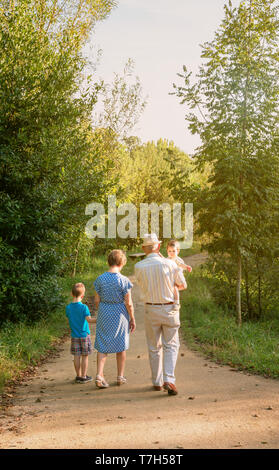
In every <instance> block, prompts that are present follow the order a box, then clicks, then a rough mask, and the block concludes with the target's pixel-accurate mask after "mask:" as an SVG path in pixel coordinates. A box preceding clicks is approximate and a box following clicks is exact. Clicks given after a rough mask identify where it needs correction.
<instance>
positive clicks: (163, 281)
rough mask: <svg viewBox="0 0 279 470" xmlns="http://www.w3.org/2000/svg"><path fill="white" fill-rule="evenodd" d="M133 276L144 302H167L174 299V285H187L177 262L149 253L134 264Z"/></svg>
mask: <svg viewBox="0 0 279 470" xmlns="http://www.w3.org/2000/svg"><path fill="white" fill-rule="evenodd" d="M135 277H136V280H137V282H138V284H139V286H140V288H141V290H142V293H143V297H144V302H149V303H168V302H173V301H174V285H175V284H178V285H183V286H184V287H185V288H186V287H187V284H186V281H185V278H184V275H183V272H182V271H181V269H179V268H178V266H177V264H176V263H175V262H174V261H172V260H170V259H168V258H161V256H159V255H158V254H157V253H150V254H149V255H147V256H146V258H145V259H143V260H142V261H140V262H139V263H136V264H135Z"/></svg>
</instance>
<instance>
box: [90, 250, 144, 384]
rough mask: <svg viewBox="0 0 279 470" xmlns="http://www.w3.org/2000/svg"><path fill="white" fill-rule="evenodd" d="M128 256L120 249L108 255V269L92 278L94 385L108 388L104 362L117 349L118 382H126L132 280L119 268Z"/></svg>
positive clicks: (132, 322)
mask: <svg viewBox="0 0 279 470" xmlns="http://www.w3.org/2000/svg"><path fill="white" fill-rule="evenodd" d="M126 262H127V259H126V256H125V254H124V253H123V251H122V250H113V251H111V253H110V254H109V255H108V265H109V270H108V271H106V272H105V273H103V274H101V276H99V277H98V278H97V279H96V281H95V282H94V287H95V290H96V293H97V294H96V296H95V302H96V308H97V309H98V316H97V324H96V338H95V344H94V347H95V349H96V350H97V351H98V354H97V375H96V380H95V383H96V386H97V387H98V388H107V387H108V386H109V384H108V383H107V382H106V380H105V378H104V366H105V362H106V358H107V355H108V354H110V353H116V361H117V385H122V384H124V383H126V382H127V380H126V378H125V377H124V369H125V361H126V350H127V349H128V348H129V332H130V331H131V333H132V332H133V331H135V329H136V322H135V317H134V307H133V302H132V296H131V288H132V287H133V284H132V283H131V282H130V280H129V279H128V278H127V277H126V276H123V275H122V274H121V273H120V271H121V269H122V268H123V266H124V265H125V264H126Z"/></svg>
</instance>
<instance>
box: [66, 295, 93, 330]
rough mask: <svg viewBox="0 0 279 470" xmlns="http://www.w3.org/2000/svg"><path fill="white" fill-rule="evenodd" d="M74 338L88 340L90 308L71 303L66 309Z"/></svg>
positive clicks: (79, 303)
mask: <svg viewBox="0 0 279 470" xmlns="http://www.w3.org/2000/svg"><path fill="white" fill-rule="evenodd" d="M66 315H67V317H68V319H69V324H70V328H71V336H72V338H86V336H87V335H90V329H89V325H88V322H87V320H86V317H88V316H90V312H89V308H88V307H87V305H84V304H83V303H82V302H71V303H70V304H69V305H67V307H66Z"/></svg>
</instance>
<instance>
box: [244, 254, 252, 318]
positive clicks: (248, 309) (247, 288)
mask: <svg viewBox="0 0 279 470" xmlns="http://www.w3.org/2000/svg"><path fill="white" fill-rule="evenodd" d="M244 276H245V292H246V304H247V313H248V316H249V318H251V317H252V316H253V311H252V306H251V301H250V293H249V276H248V268H247V263H245V269H244Z"/></svg>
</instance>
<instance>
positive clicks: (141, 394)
mask: <svg viewBox="0 0 279 470" xmlns="http://www.w3.org/2000/svg"><path fill="white" fill-rule="evenodd" d="M131 279H132V281H134V279H133V277H132V278H131ZM189 284H190V278H189ZM188 294H189V295H190V291H189V292H188ZM186 295H187V293H185V297H186ZM133 297H134V303H135V312H136V318H137V330H136V332H135V333H134V334H133V335H132V337H131V346H130V349H129V351H128V354H127V367H126V375H127V377H128V384H127V385H124V386H123V387H117V385H116V367H115V358H114V356H113V355H111V356H109V357H108V361H107V367H106V378H107V379H108V381H109V383H110V387H109V388H108V389H106V390H97V389H96V388H95V385H94V383H92V382H90V383H88V384H86V385H80V384H75V383H74V382H73V379H74V368H73V364H72V359H71V356H70V354H69V347H70V339H68V340H67V341H66V342H65V343H64V344H63V345H62V348H61V351H60V354H59V357H58V356H57V357H53V358H51V360H50V361H48V362H47V363H45V364H43V365H42V367H39V368H38V370H37V373H36V375H35V376H34V377H33V378H30V377H29V378H27V379H26V381H25V382H23V383H22V385H20V386H19V387H17V388H16V391H15V396H14V399H13V406H11V407H10V408H8V409H7V410H6V412H5V413H3V415H2V416H1V417H0V426H1V429H2V433H1V439H0V442H1V444H0V447H1V448H9V449H12V448H14V449H25V448H29V449H47V448H48V449H55V448H60V449H70V448H74V449H75V448H76V449H78V448H79V449H82V448H84V449H118V448H120V449H121V448H122V449H125V448H133V449H143V448H147V449H149V448H152V449H166V448H168V449H181V448H185V449H187V448H195V449H200V448H201V449H205V448H206V449H210V448H232V449H233V448H278V447H279V430H278V418H279V393H278V392H279V382H278V381H276V380H272V379H265V378H264V377H257V376H255V375H249V374H247V373H245V374H244V373H243V372H238V371H235V369H231V367H229V366H221V365H217V364H215V363H214V362H211V361H208V360H207V359H205V358H204V356H203V355H200V354H199V353H197V352H193V351H191V350H189V349H188V348H187V346H186V345H185V343H184V342H183V341H182V344H181V348H180V354H179V358H178V363H177V368H176V376H177V386H178V390H179V394H178V395H177V396H176V397H169V396H168V395H167V394H166V393H165V392H155V391H153V388H152V386H151V380H150V369H149V362H148V355H147V348H146V342H145V333H144V325H143V304H142V303H141V301H140V297H139V290H138V287H137V286H136V284H135V287H134V289H133ZM92 336H93V338H92V339H93V340H94V332H93V330H92ZM95 371H96V356H95V355H93V356H91V358H90V368H89V373H90V375H94V374H95Z"/></svg>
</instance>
